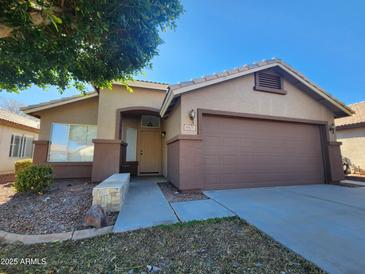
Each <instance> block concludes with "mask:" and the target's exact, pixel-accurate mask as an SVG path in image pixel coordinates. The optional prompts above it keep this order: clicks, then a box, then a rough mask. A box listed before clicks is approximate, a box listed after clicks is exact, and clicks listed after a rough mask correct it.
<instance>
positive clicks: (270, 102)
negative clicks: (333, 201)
mask: <svg viewBox="0 0 365 274" xmlns="http://www.w3.org/2000/svg"><path fill="white" fill-rule="evenodd" d="M129 85H130V86H131V87H132V88H133V93H129V92H128V91H127V90H126V88H125V86H123V85H122V84H119V83H114V84H113V88H112V89H103V90H101V91H100V92H99V93H97V92H93V93H89V94H88V95H86V96H76V97H71V98H68V99H61V100H56V101H51V102H48V103H43V104H38V105H33V106H29V107H27V108H24V109H23V110H24V111H25V112H26V113H28V114H30V115H33V116H35V117H39V118H40V119H41V126H40V135H39V141H37V142H36V146H35V152H34V161H35V162H38V163H44V162H47V163H49V164H51V165H52V166H53V167H54V174H55V177H58V178H69V177H73V178H76V177H91V178H92V180H93V181H101V180H103V179H105V178H106V177H108V176H110V175H111V174H113V173H116V172H131V173H132V174H136V175H140V176H142V175H159V174H162V175H164V176H166V177H167V178H168V179H169V180H170V181H171V182H172V183H173V184H175V185H176V186H177V187H178V188H179V189H181V190H187V189H215V188H236V187H255V186H274V185H292V184H313V183H326V182H327V183H328V182H333V181H338V180H340V179H342V178H343V172H342V163H341V154H340V147H339V143H338V142H336V136H335V132H334V119H335V118H339V117H346V116H349V115H351V114H352V110H351V109H350V108H348V107H346V106H345V105H344V104H343V103H341V102H340V101H338V100H336V99H335V98H333V97H332V96H330V95H329V94H328V93H326V92H325V91H324V90H322V89H320V88H319V87H318V86H316V85H315V84H313V83H312V82H310V81H309V80H308V79H306V78H305V77H304V76H303V75H301V74H300V73H298V72H297V71H295V70H294V69H293V68H291V67H290V66H289V65H287V64H285V63H284V62H282V61H281V60H278V59H273V60H268V61H262V62H260V63H257V64H254V65H248V66H247V65H246V66H243V67H240V68H237V69H234V70H231V71H226V72H223V73H220V74H215V75H211V76H206V77H202V78H199V79H195V80H192V81H188V82H183V83H180V84H177V85H170V86H168V85H166V84H161V83H153V82H145V81H135V82H131V83H130V84H129Z"/></svg>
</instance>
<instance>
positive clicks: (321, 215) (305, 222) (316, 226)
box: [204, 185, 365, 273]
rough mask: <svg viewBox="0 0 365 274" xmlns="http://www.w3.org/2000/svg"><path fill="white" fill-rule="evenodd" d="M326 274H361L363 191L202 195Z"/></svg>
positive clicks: (323, 188) (293, 189) (314, 188)
mask: <svg viewBox="0 0 365 274" xmlns="http://www.w3.org/2000/svg"><path fill="white" fill-rule="evenodd" d="M204 193H205V194H206V195H207V196H209V197H210V198H211V199H214V200H215V201H217V202H218V203H220V204H222V205H223V206H225V207H226V208H228V209H230V210H231V211H233V212H234V213H236V214H237V215H238V216H239V217H240V218H242V219H244V220H246V221H247V222H248V223H250V224H252V225H254V226H256V227H257V228H259V229H260V230H262V231H263V232H265V233H266V234H268V235H269V236H271V237H272V238H274V239H275V240H277V241H278V242H280V243H282V244H284V245H285V246H287V247H288V248H289V249H291V250H293V251H295V252H296V253H298V254H300V255H302V256H303V257H305V258H306V259H308V260H310V261H312V262H313V263H315V264H317V265H318V266H319V267H321V268H322V269H324V270H325V271H327V272H329V273H363V272H364V269H365V260H364V255H365V187H364V188H362V187H360V188H349V187H341V186H333V185H310V186H290V187H272V188H255V189H234V190H217V191H205V192H204Z"/></svg>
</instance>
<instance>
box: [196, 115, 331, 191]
mask: <svg viewBox="0 0 365 274" xmlns="http://www.w3.org/2000/svg"><path fill="white" fill-rule="evenodd" d="M202 131H203V132H202V133H203V151H204V168H205V188H235V187H237V188H239V187H257V186H275V185H296V184H318V183H323V182H324V170H323V160H322V159H323V158H322V151H321V138H320V129H319V126H317V125H310V124H300V123H289V122H277V121H268V120H258V119H243V118H226V117H222V116H204V117H203V125H202Z"/></svg>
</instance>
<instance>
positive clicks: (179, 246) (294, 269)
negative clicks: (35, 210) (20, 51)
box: [0, 218, 323, 273]
mask: <svg viewBox="0 0 365 274" xmlns="http://www.w3.org/2000/svg"><path fill="white" fill-rule="evenodd" d="M14 257H15V258H24V257H31V258H46V261H47V264H46V265H40V266H24V265H15V266H6V265H0V269H1V270H3V271H4V272H6V273H23V272H27V271H28V272H36V271H38V272H47V273H126V272H128V271H130V273H131V270H132V269H133V271H134V273H140V272H141V271H146V266H147V265H153V266H157V267H159V268H161V272H162V273H282V272H285V273H323V272H322V271H321V270H320V269H319V268H317V267H316V266H314V265H313V264H312V263H310V262H308V261H306V260H305V259H303V258H302V257H300V256H298V255H296V254H295V253H293V252H291V251H289V250H288V249H286V248H284V247H283V246H282V245H280V244H278V243H277V242H275V241H273V240H272V239H270V238H269V237H267V236H265V235H264V234H262V233H261V232H259V231H258V230H257V229H255V228H254V227H252V226H250V225H248V224H247V223H244V222H242V221H241V220H240V219H238V218H224V219H212V220H208V221H203V222H190V223H184V224H175V225H168V226H159V227H154V228H150V229H143V230H139V231H133V232H128V233H121V234H110V235H105V236H101V237H98V238H93V239H88V240H83V241H77V242H72V241H68V242H64V243H52V244H40V245H33V246H24V245H3V246H0V258H14Z"/></svg>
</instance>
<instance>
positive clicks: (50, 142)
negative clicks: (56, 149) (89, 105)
mask: <svg viewBox="0 0 365 274" xmlns="http://www.w3.org/2000/svg"><path fill="white" fill-rule="evenodd" d="M55 124H58V125H66V126H68V129H67V147H66V149H68V147H69V142H70V139H69V137H70V126H86V127H95V129H96V132H97V125H92V124H78V123H62V122H52V123H51V130H50V135H49V145H48V153H47V154H48V155H47V162H49V163H92V162H93V160H90V161H70V160H69V159H66V160H65V161H53V160H51V146H52V135H53V130H54V125H55ZM95 138H96V136H95ZM92 145H93V147H94V143H92ZM93 155H94V152H93Z"/></svg>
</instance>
